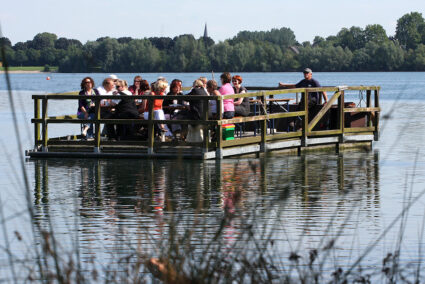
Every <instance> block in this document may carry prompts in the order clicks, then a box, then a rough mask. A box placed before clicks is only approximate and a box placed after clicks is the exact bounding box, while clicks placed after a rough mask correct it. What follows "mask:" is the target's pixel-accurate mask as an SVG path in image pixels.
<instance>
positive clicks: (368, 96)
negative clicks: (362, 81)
mask: <svg viewBox="0 0 425 284" xmlns="http://www.w3.org/2000/svg"><path fill="white" fill-rule="evenodd" d="M371 93H372V92H371V91H370V90H367V91H366V107H367V108H369V107H372V104H371ZM366 126H372V120H371V113H368V114H366Z"/></svg>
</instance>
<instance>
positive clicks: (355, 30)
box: [337, 27, 366, 50]
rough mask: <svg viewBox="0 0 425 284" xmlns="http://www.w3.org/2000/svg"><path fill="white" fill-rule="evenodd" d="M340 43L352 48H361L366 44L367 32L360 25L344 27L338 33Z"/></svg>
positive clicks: (342, 45)
mask: <svg viewBox="0 0 425 284" xmlns="http://www.w3.org/2000/svg"><path fill="white" fill-rule="evenodd" d="M337 38H338V45H340V46H341V47H343V48H345V47H348V48H349V49H350V50H356V49H360V48H362V47H364V46H365V43H366V40H365V33H364V31H363V30H362V29H361V28H359V27H351V28H350V29H347V28H343V29H341V31H340V32H339V33H338V35H337Z"/></svg>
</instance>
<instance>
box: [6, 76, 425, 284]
mask: <svg viewBox="0 0 425 284" xmlns="http://www.w3.org/2000/svg"><path fill="white" fill-rule="evenodd" d="M86 75H87V74H47V75H46V74H11V81H12V87H13V89H14V92H13V97H14V99H15V104H16V105H15V107H16V110H17V116H18V123H19V133H20V135H21V141H22V148H19V146H18V143H17V140H16V138H15V134H14V127H13V122H12V118H11V117H12V116H11V107H10V102H9V99H8V97H7V92H6V91H5V90H6V87H5V81H4V75H3V74H1V76H2V77H1V79H0V118H1V119H0V131H1V133H2V135H1V138H0V143H1V148H2V149H3V153H2V156H3V158H2V159H1V160H0V176H1V178H0V188H1V190H0V197H1V200H0V202H1V213H2V215H1V216H0V218H1V219H2V220H5V221H4V222H2V223H3V224H4V226H3V227H4V228H5V229H6V230H5V233H4V234H0V246H1V247H2V250H4V248H5V247H7V246H9V247H10V248H11V250H12V251H13V254H14V255H16V257H17V258H19V259H30V258H31V257H33V255H32V249H33V246H34V239H35V243H37V242H38V241H37V239H38V238H39V237H40V236H38V235H37V234H35V235H34V234H33V232H32V230H31V226H30V222H37V224H38V225H40V226H41V227H45V228H48V227H49V225H50V224H53V228H54V230H55V233H56V236H57V238H58V240H59V243H60V246H61V247H62V248H63V249H64V251H71V250H73V249H75V248H76V247H78V248H79V249H80V251H81V255H82V258H83V261H88V260H89V259H91V258H92V257H95V258H96V262H97V263H98V264H99V265H100V266H102V265H106V264H108V263H111V262H114V260H116V259H117V257H119V256H120V255H124V254H125V253H126V252H127V251H128V247H127V246H126V247H124V246H123V247H117V242H119V241H120V240H121V238H123V239H125V240H126V241H127V242H128V243H129V244H130V245H133V246H137V245H138V244H140V243H142V244H145V245H146V246H150V245H151V244H152V242H151V240H152V239H158V238H160V237H161V236H163V232H164V228H163V227H164V226H165V220H167V218H169V217H170V214H171V212H176V213H179V214H182V216H185V218H187V219H188V220H191V219H193V218H194V217H195V216H197V213H196V212H198V213H199V212H200V214H202V215H203V216H206V217H207V218H209V217H210V218H209V221H208V228H210V229H211V231H210V232H213V231H214V228H217V227H218V226H219V225H220V224H219V220H217V218H215V217H214V216H216V214H222V213H223V212H224V208H225V207H226V208H230V210H233V209H238V208H242V209H243V210H246V212H247V214H248V212H252V208H253V207H254V208H256V210H257V211H256V212H262V214H259V215H258V217H257V221H256V222H257V223H258V224H267V226H266V227H267V229H269V230H272V231H273V238H274V239H275V241H276V244H277V245H276V248H277V249H276V250H275V252H274V253H275V255H276V256H275V257H276V258H279V261H280V262H281V263H282V266H284V264H285V263H288V262H289V260H288V257H289V254H290V252H291V251H299V253H300V254H301V255H302V256H303V257H304V259H308V251H309V250H310V249H315V248H321V247H323V246H324V245H325V244H326V243H327V242H328V241H330V240H331V239H333V238H334V237H335V236H339V237H338V239H337V241H336V243H335V250H333V252H332V254H331V255H330V256H328V258H329V259H328V262H327V265H325V266H324V269H325V270H327V269H329V270H331V269H332V268H334V266H335V265H336V264H338V265H339V266H345V267H346V266H349V265H350V264H352V263H353V262H354V261H355V260H356V259H357V258H358V257H359V256H360V255H362V254H363V253H364V252H365V251H368V254H367V255H366V256H365V258H364V259H363V261H362V267H364V268H375V269H376V268H378V269H377V270H378V271H379V267H381V266H382V260H383V258H384V257H385V256H386V255H387V253H389V252H393V251H394V250H395V249H396V248H397V243H398V240H399V238H402V249H401V261H402V263H403V264H406V265H407V264H410V263H416V262H418V261H422V262H423V261H424V256H423V253H421V252H420V250H421V249H420V246H421V245H422V246H424V245H425V244H424V240H423V239H422V238H421V232H422V227H423V222H424V218H425V217H424V216H425V215H424V211H425V207H424V202H425V198H424V197H422V198H419V199H418V200H417V201H416V203H415V204H414V205H413V206H412V207H411V208H410V210H409V211H408V215H407V216H408V218H406V220H405V222H404V223H403V226H404V228H403V229H402V230H400V228H401V225H400V222H398V223H396V225H395V226H393V227H392V229H391V230H390V231H389V232H388V233H386V234H385V235H384V236H383V237H381V234H382V233H383V232H384V230H385V229H386V228H387V227H388V226H389V225H390V224H391V223H392V221H393V220H394V219H395V218H396V217H397V216H398V214H400V212H401V211H402V210H403V206H406V204H407V203H408V201H409V198H410V199H415V197H416V196H418V195H419V194H420V193H421V192H422V191H423V190H425V186H424V185H425V155H424V150H423V146H422V142H423V141H424V138H425V134H424V131H423V129H425V122H424V121H425V120H424V119H423V113H424V110H425V73H408V72H406V73H315V74H314V77H315V78H316V79H318V80H319V81H320V82H321V84H322V85H324V86H341V85H379V86H381V88H382V89H381V93H380V100H381V107H382V109H383V111H382V115H381V117H382V120H381V128H382V131H381V137H380V141H378V142H374V144H373V150H372V151H371V152H363V151H351V152H343V153H341V154H335V153H311V154H306V155H303V156H286V155H269V156H267V157H262V158H249V159H248V158H238V159H225V160H223V161H181V160H92V159H49V160H26V161H25V162H24V169H25V172H26V174H27V177H28V182H29V187H30V191H31V192H30V196H27V195H26V191H25V187H24V184H25V183H24V179H23V176H22V169H21V163H20V161H21V159H20V156H19V153H23V152H24V150H26V149H31V148H32V147H33V145H32V141H33V138H32V137H33V136H32V135H33V133H32V131H33V127H32V125H31V123H30V119H31V117H32V115H33V104H32V100H31V95H32V94H39V93H52V92H63V91H72V90H77V89H78V87H79V84H80V82H81V79H82V78H83V77H84V76H86ZM89 75H90V76H92V77H93V78H94V80H95V82H96V83H97V84H100V83H101V81H102V79H103V78H104V77H106V76H107V75H108V74H89ZM134 75H136V74H118V76H119V77H120V78H124V79H126V80H128V81H129V82H131V81H132V78H133V77H134ZM141 75H142V77H144V78H146V79H147V80H149V81H153V80H155V79H156V78H157V77H158V76H159V75H161V76H164V77H166V78H167V79H168V80H169V81H171V80H172V79H174V78H180V79H182V80H183V85H185V86H188V85H190V84H191V82H192V81H193V80H194V79H195V78H197V77H199V76H201V75H203V76H207V77H208V78H211V74H200V73H184V74H180V73H178V74H170V73H165V74H141ZM241 75H242V77H243V78H244V82H243V84H244V85H246V86H276V85H277V83H278V82H279V81H281V82H297V81H298V80H299V79H300V78H301V76H302V74H300V73H241ZM47 76H50V77H51V80H46V77H47ZM218 77H219V74H215V78H218ZM328 95H329V94H328ZM361 95H362V94H352V96H353V99H356V98H357V99H358V97H359V96H361ZM49 107H50V111H51V113H50V114H52V115H53V114H69V113H71V114H72V113H75V112H76V105H75V103H73V102H71V103H70V104H67V105H63V104H55V105H53V107H52V106H49ZM53 128H54V127H53ZM75 131H78V130H77V129H75V128H72V127H71V126H70V127H67V128H63V127H62V126H56V129H52V132H51V131H50V128H49V134H50V135H53V134H52V133H58V134H61V133H69V132H75ZM235 192H241V195H240V197H239V199H238V200H239V202H238V203H237V204H233V203H232V202H233V201H234V198H232V196H233V194H234V193H235ZM27 197H28V198H30V200H31V201H30V203H31V204H32V206H34V210H35V218H34V220H31V219H30V217H29V216H28V213H27V202H26V200H27V199H26V198H27ZM242 227H243V224H241V223H240V222H238V219H235V220H233V222H232V223H231V224H230V225H229V226H228V227H226V229H225V230H226V231H225V240H224V242H226V243H228V244H231V243H232V242H233V241H234V240H235V239H236V238H237V236H238V235H239V234H240V233H241V228H242ZM183 229H184V226H182V227H181V228H180V230H183ZM15 232H19V234H20V235H21V236H22V241H19V240H18V239H17V236H16V233H15ZM400 232H403V234H402V235H401V234H400ZM377 238H381V240H380V242H379V243H378V244H377V245H375V246H374V247H373V248H372V249H370V248H369V246H370V245H371V244H373V243H374V242H375V240H376V239H377ZM7 243H9V244H8V245H7ZM305 262H308V261H307V260H306V261H305ZM8 264H9V259H8V257H7V254H5V253H2V254H0V281H1V280H4V279H10V277H11V274H10V267H9V265H8Z"/></svg>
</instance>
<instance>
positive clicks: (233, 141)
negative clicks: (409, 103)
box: [26, 86, 381, 159]
mask: <svg viewBox="0 0 425 284" xmlns="http://www.w3.org/2000/svg"><path fill="white" fill-rule="evenodd" d="M247 89H248V90H249V92H248V93H245V94H234V95H225V96H187V97H185V101H191V100H201V101H202V102H203V104H204V108H203V109H204V112H203V114H202V118H201V119H200V120H196V121H194V120H175V119H170V120H154V116H153V109H152V107H153V105H154V104H153V103H152V102H153V99H158V96H149V95H143V96H120V99H127V100H135V99H137V100H141V99H142V100H148V102H149V105H150V106H151V108H150V110H149V118H148V119H147V120H144V119H102V118H101V116H100V113H101V106H100V101H101V100H102V99H116V96H93V100H94V101H95V106H96V107H95V118H94V119H93V120H87V119H78V118H76V116H75V115H64V116H49V115H48V105H49V101H51V100H62V101H63V103H72V104H74V105H77V104H78V99H80V98H81V96H79V95H77V94H76V93H65V94H46V95H33V96H32V99H33V101H34V117H33V118H32V119H31V122H32V123H33V124H34V148H33V149H29V150H27V151H26V155H27V156H28V157H30V158H95V159H101V158H119V159H120V158H147V159H154V158H166V159H223V158H226V157H235V156H242V155H256V156H258V155H263V154H266V153H272V152H276V153H280V152H288V153H294V154H300V153H302V152H304V151H311V150H331V151H336V152H339V151H342V150H345V149H348V148H350V149H351V148H357V149H371V148H372V143H373V142H374V141H378V139H379V115H380V111H381V109H380V106H379V91H380V87H379V86H336V87H320V88H297V89H278V88H270V87H247ZM311 92H327V93H328V97H329V101H328V102H327V103H326V104H321V103H319V104H318V105H316V106H315V107H314V108H311V109H308V105H309V101H308V99H309V95H308V94H309V93H311ZM241 97H250V98H251V113H250V115H249V116H246V117H234V118H232V119H209V117H208V105H209V101H210V100H216V101H217V104H216V105H217V113H218V117H222V107H221V106H222V104H223V99H236V98H241ZM353 97H354V98H356V97H357V101H354V100H353ZM346 98H347V100H346ZM166 99H170V100H173V99H181V96H166ZM300 106H304V107H301V108H300ZM82 123H93V124H94V130H95V131H94V134H95V135H94V139H93V140H92V141H85V140H83V139H81V138H82V137H81V135H80V134H78V133H77V134H72V133H70V134H69V135H66V136H63V137H49V134H48V133H49V132H48V128H49V125H52V124H82ZM158 123H163V124H167V125H172V124H180V125H191V126H196V127H192V128H194V129H198V130H201V131H202V137H201V139H200V140H199V141H195V142H194V141H190V142H189V141H184V140H176V139H163V138H162V139H161V137H158V135H156V133H155V125H156V124H158ZM106 124H132V125H142V126H143V127H144V129H145V130H146V133H147V135H145V136H144V137H137V136H136V137H132V138H129V139H125V140H124V139H123V140H118V141H110V140H108V139H107V138H106V137H103V136H102V135H101V130H102V127H103V126H104V125H106ZM229 125H234V128H233V129H232V128H229Z"/></svg>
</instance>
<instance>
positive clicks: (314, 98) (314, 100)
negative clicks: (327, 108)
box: [279, 68, 328, 108]
mask: <svg viewBox="0 0 425 284" xmlns="http://www.w3.org/2000/svg"><path fill="white" fill-rule="evenodd" d="M303 73H304V79H303V80H301V81H299V82H298V83H297V84H284V83H281V82H279V88H280V89H291V88H316V87H320V83H319V82H318V81H317V80H316V79H313V72H312V71H311V69H310V68H305V69H304V71H303ZM321 93H322V94H323V99H324V100H325V103H327V102H328V95H327V94H326V92H321ZM319 102H320V92H312V93H309V96H308V106H309V108H310V107H312V106H314V105H317V104H319ZM303 103H304V98H302V99H301V103H300V104H303Z"/></svg>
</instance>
